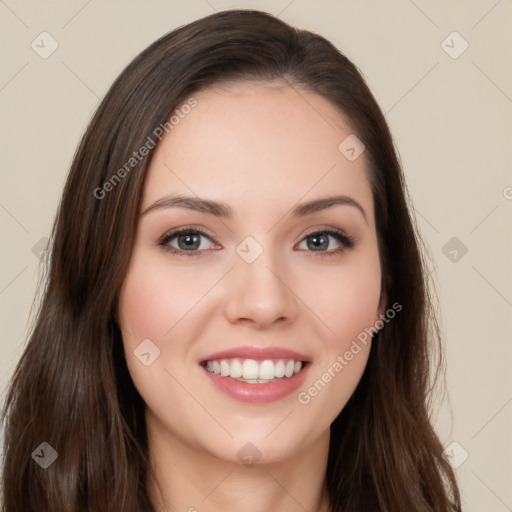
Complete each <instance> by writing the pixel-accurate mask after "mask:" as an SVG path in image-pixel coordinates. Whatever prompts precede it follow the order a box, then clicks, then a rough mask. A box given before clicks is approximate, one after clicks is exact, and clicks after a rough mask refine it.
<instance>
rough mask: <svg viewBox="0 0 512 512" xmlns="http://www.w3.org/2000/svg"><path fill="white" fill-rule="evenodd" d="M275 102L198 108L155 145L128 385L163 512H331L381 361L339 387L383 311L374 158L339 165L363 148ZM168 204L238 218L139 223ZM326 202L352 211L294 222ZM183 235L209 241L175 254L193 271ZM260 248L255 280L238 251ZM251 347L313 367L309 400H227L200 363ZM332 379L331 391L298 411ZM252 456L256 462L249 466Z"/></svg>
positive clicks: (141, 231) (138, 249)
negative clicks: (181, 231)
mask: <svg viewBox="0 0 512 512" xmlns="http://www.w3.org/2000/svg"><path fill="white" fill-rule="evenodd" d="M275 85H276V84H255V83H251V84H247V83H246V84H234V85H233V84H232V85H227V86H223V87H215V88H210V89H208V90H205V91H202V92H199V93H197V94H194V97H195V98H196V99H197V102H198V103H197V106H196V107H195V108H193V109H192V110H191V112H190V113H188V114H187V115H186V116H185V117H184V118H183V119H180V123H179V124H178V125H176V126H175V127H174V128H173V130H172V131H171V132H170V133H169V134H168V135H167V136H166V137H165V138H164V139H163V140H162V142H161V143H160V144H159V145H158V147H157V148H156V150H155V154H154V155H153V158H152V161H151V165H150V168H149V171H148V175H147V177H146V182H145V188H144V193H143V198H142V204H141V212H142V213H141V216H140V221H139V225H138V229H137V234H136V239H135V244H134V248H133V254H132V258H131V262H130V266H129V269H128V272H127V275H126V278H125V281H124V283H123V286H122V289H121V293H120V298H119V306H118V316H119V323H120V326H121V329H122V332H123V341H124V346H125V354H126V359H127V364H128V369H129V371H130V374H131V376H132V379H133V382H134V384H135V386H136V388H137V389H138V391H139V393H140V394H141V396H142V398H143V399H144V401H145V403H146V405H147V408H146V421H147V428H148V440H149V454H150V460H151V465H152V467H153V468H154V471H155V474H156V478H157V481H158V487H157V485H156V484H155V483H154V482H153V481H152V480H149V482H148V484H149V489H150V494H151V496H152V498H153V500H154V502H155V507H156V510H157V511H158V512H164V511H166V512H167V511H170V510H176V511H189V512H193V511H198V512H217V511H225V510H243V511H244V512H267V511H268V510H283V511H288V510H307V511H316V512H325V511H327V510H328V507H329V503H328V496H327V489H326V486H325V471H326V466H327V456H328V445H329V426H330V424H331V423H332V421H333V420H334V419H335V418H336V416H337V415H338V414H339V412H340V411H341V410H342V409H343V407H344V406H345V404H346V403H347V401H348V399H349V398H350V396H351V395H352V393H353V391H354V389H355V387H356V386H357V383H358V382H359V380H360V378H361V376H362V373H363V371H364V368H365V366H366V362H367V359H368V354H369V350H370V343H368V344H367V345H365V346H363V345H362V346H361V350H360V351H359V352H358V353H357V355H354V357H353V358H351V360H350V361H347V364H346V366H345V365H344V367H343V370H342V371H339V372H333V370H332V368H333V363H335V361H337V358H338V356H340V355H343V354H344V353H345V352H346V351H347V350H348V349H349V348H350V346H351V343H352V342H353V340H355V339H356V337H357V335H358V334H359V333H361V332H362V331H363V330H364V329H365V328H368V327H369V326H372V325H374V324H375V322H376V320H377V319H378V318H379V315H380V314H382V313H383V312H384V310H385V304H384V301H383V300H382V297H381V286H380V284H381V267H380V263H379V253H378V246H377V236H376V228H375V222H374V210H373V199H372V194H371V189H370V185H369V182H368V179H367V170H366V160H365V155H364V153H363V154H362V155H361V156H360V157H359V158H357V159H356V160H355V161H349V160H348V159H347V158H346V157H345V156H344V155H343V154H342V153H341V152H340V151H339V150H338V146H339V144H340V142H341V141H342V140H343V139H345V138H346V137H347V136H348V135H349V134H350V133H352V131H351V130H350V128H349V126H348V124H347V123H346V121H345V120H344V119H343V118H342V116H340V115H339V113H338V112H337V110H336V109H335V108H334V107H333V106H332V104H331V103H330V102H328V101H327V100H326V99H324V98H322V97H320V96H318V95H315V94H313V93H311V92H307V91H305V90H303V89H298V88H296V89H293V88H291V87H289V86H286V85H285V84H280V85H281V86H280V87H276V86H275ZM298 91H299V92H300V94H298ZM171 194H172V195H175V194H183V195H190V196H193V197H196V198H197V197H199V198H201V199H208V200H212V201H217V202H220V203H223V204H225V205H226V206H228V207H229V208H230V209H231V211H232V216H231V217H230V218H227V217H225V218H223V217H217V216H215V215H212V214H209V213H206V212H200V211H195V210H192V209H187V208H185V207H176V206H174V207H159V208H158V207H153V208H151V209H150V210H149V211H147V212H146V213H143V212H145V211H146V210H147V209H148V208H149V207H150V206H151V205H154V203H155V202H156V201H158V200H159V199H161V198H164V197H166V196H169V195H171ZM333 195H343V196H346V197H348V198H350V199H351V200H352V203H350V202H349V203H346V204H337V205H335V206H331V207H329V208H324V209H320V210H318V211H315V212H310V213H308V214H307V215H303V216H296V215H293V214H292V210H293V209H294V208H296V207H297V206H298V205H300V204H303V203H306V202H309V201H312V200H315V199H319V198H324V197H327V196H333ZM356 203H357V204H356ZM357 205H358V206H357ZM182 227H189V228H190V230H192V228H198V229H202V230H203V231H205V232H206V233H207V236H205V235H201V234H197V232H193V233H192V234H195V235H197V236H198V237H199V238H198V244H197V245H196V246H195V249H193V251H191V250H190V249H189V246H188V245H187V243H186V242H187V241H186V240H183V239H184V238H186V237H184V236H181V237H179V236H175V237H174V238H172V239H170V240H169V239H167V240H166V241H165V243H166V244H167V246H171V248H174V249H176V250H181V252H182V253H185V252H187V251H188V253H189V254H190V252H195V253H196V256H197V257H193V256H192V257H190V256H187V254H185V255H184V256H183V257H180V256H177V255H175V254H173V253H171V252H169V251H166V250H165V249H164V247H163V246H161V245H159V244H158V241H159V240H160V239H161V238H162V237H163V236H164V235H166V234H167V233H169V232H170V231H171V230H174V229H177V228H182ZM332 229H338V230H341V231H342V232H343V233H345V234H346V235H348V236H350V237H352V238H353V239H354V244H353V246H352V247H345V250H343V251H338V249H340V248H343V247H344V243H343V242H341V241H339V240H338V239H337V238H336V237H335V236H333V235H330V234H325V231H326V230H332ZM318 232H320V235H319V236H320V237H322V233H324V234H323V238H321V240H320V241H321V242H322V244H319V245H320V248H318V245H315V240H316V242H318V237H317V238H315V236H312V234H313V233H318ZM249 236H250V237H252V239H254V240H255V241H256V242H257V244H259V247H261V248H262V250H263V252H262V253H261V254H260V255H259V256H258V257H257V258H256V259H255V260H254V261H252V262H251V263H248V262H247V261H246V260H245V259H244V258H243V257H241V256H240V254H243V252H240V253H237V251H236V249H237V247H239V246H240V244H241V242H243V241H244V240H245V239H246V237H249ZM313 239H315V240H313ZM180 240H181V242H180ZM199 242H200V244H199ZM241 247H243V248H245V250H246V251H247V250H248V251H249V253H251V252H252V253H254V251H255V250H256V249H255V247H257V246H255V245H251V246H249V245H244V244H242V246H241ZM336 251H337V252H336ZM326 253H330V254H326ZM145 339H150V340H151V343H153V344H154V346H156V347H158V349H159V350H160V355H159V357H158V358H156V359H155V360H154V362H152V363H151V364H150V365H148V366H146V365H144V364H141V361H140V360H139V359H138V358H137V357H135V355H134V350H135V349H136V348H137V346H138V345H139V344H140V343H141V341H142V340H145ZM240 346H243V347H247V346H250V347H276V346H277V347H281V348H286V349H290V350H294V351H297V352H300V353H301V354H304V355H306V356H307V360H308V361H309V365H308V368H307V373H305V374H304V375H306V378H305V380H304V382H303V383H302V384H301V385H300V387H299V388H298V389H296V390H294V391H293V392H291V393H289V394H287V395H286V396H284V397H281V398H279V399H277V400H272V401H268V402H244V401H240V400H238V399H236V398H234V397H232V396H229V395H227V394H226V393H224V392H223V391H221V390H219V389H218V388H217V387H216V386H214V385H212V384H211V382H210V379H209V378H208V375H209V374H208V372H207V371H206V370H205V368H204V367H203V366H202V365H201V364H200V363H201V362H202V361H203V360H204V358H205V357H206V356H208V355H211V354H213V353H215V352H219V351H223V350H227V349H231V348H233V347H240ZM338 360H339V359H338ZM329 368H331V379H329V382H327V383H326V384H325V389H322V390H321V391H319V392H317V393H316V394H314V393H312V394H311V395H310V400H309V401H308V403H303V402H300V401H299V399H298V395H299V393H300V392H304V391H307V390H308V389H309V388H310V387H311V386H312V385H313V384H314V383H315V382H316V381H318V379H322V375H323V374H324V373H325V372H326V371H328V369H329ZM299 375H300V373H299ZM224 378H225V379H231V377H224ZM284 379H286V377H284ZM324 382H326V380H325V379H324ZM246 385H247V386H265V385H267V384H264V383H253V384H246ZM247 443H252V444H251V445H248V444H247ZM244 447H245V448H244ZM254 447H256V448H254ZM242 448H244V450H245V451H242V452H241V453H244V454H247V453H249V455H251V454H252V455H254V456H256V455H257V456H258V457H260V458H259V460H257V461H256V463H255V464H254V465H252V466H249V465H246V464H244V463H243V462H242V460H241V456H240V454H239V451H240V450H241V449H242ZM160 491H161V493H162V494H160Z"/></svg>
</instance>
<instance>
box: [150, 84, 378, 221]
mask: <svg viewBox="0 0 512 512" xmlns="http://www.w3.org/2000/svg"><path fill="white" fill-rule="evenodd" d="M193 98H194V99H195V101H196V102H197V103H196V105H195V106H194V108H192V109H183V112H181V115H179V116H178V118H179V122H178V123H176V124H174V125H173V128H172V130H170V131H169V133H168V134H167V135H166V136H165V137H164V138H163V140H162V141H161V142H160V144H159V145H158V147H157V148H156V150H155V154H154V155H153V159H152V162H151V165H150V168H149V170H148V175H147V177H146V184H145V188H144V195H143V201H142V208H144V207H145V206H147V204H149V203H150V202H152V201H155V200H156V199H158V198H159V197H161V196H163V195H165V194H170V193H184V194H196V195H198V196H200V197H202V198H211V199H220V200H222V201H225V202H227V203H229V204H232V205H233V207H234V208H233V209H234V210H235V211H237V207H238V209H239V210H240V211H241V212H242V210H244V209H248V208H251V207H253V206H254V205H252V201H253V200H258V201H259V203H260V204H261V203H262V202H263V203H267V204H275V203H276V202H277V203H286V204H287V205H288V206H291V205H293V204H295V203H296V202H298V201H299V200H301V198H304V199H313V198H315V197H317V196H321V195H326V194H336V193H340V194H351V195H356V196H357V199H358V201H360V202H362V203H365V205H366V208H367V211H368V210H369V211H368V213H371V212H372V197H371V190H370V187H369V182H368V179H367V170H366V160H365V155H364V153H362V154H361V156H360V157H359V158H357V159H355V160H354V161H351V160H349V159H347V157H346V156H345V155H344V154H343V153H342V152H341V151H340V149H339V146H340V143H342V142H343V141H344V140H345V139H346V138H347V137H348V136H349V135H351V134H352V132H353V131H352V129H351V127H350V126H349V124H348V123H347V121H346V119H345V118H344V116H343V114H342V113H341V112H340V111H339V110H338V109H337V108H336V107H335V106H334V105H333V104H332V103H331V102H329V101H328V100H327V99H325V98H323V97H321V96H319V95H317V94H315V93H313V92H310V91H307V90H305V89H302V88H299V87H297V86H293V87H292V86H290V85H288V84H286V83H283V82H274V83H237V84H229V85H222V86H216V87H213V88H209V89H207V90H204V91H201V92H199V93H196V94H194V95H193ZM179 110H180V109H179V108H178V111H179ZM185 111H186V112H187V113H184V112H185ZM175 119H177V118H175Z"/></svg>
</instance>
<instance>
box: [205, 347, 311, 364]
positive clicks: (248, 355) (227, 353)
mask: <svg viewBox="0 0 512 512" xmlns="http://www.w3.org/2000/svg"><path fill="white" fill-rule="evenodd" d="M235 357H239V358H241V359H254V360H255V361H263V360H265V359H293V360H294V361H304V362H310V361H311V359H310V358H309V357H307V356H305V355H304V354H299V352H295V351H294V350H288V349H286V348H280V347H267V348H260V347H236V348H231V349H228V350H223V351H221V352H215V354H210V355H209V356H207V357H205V358H204V359H202V361H203V362H204V361H215V360H219V359H233V358H235Z"/></svg>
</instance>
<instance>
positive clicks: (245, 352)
mask: <svg viewBox="0 0 512 512" xmlns="http://www.w3.org/2000/svg"><path fill="white" fill-rule="evenodd" d="M237 357H238V358H241V359H254V360H256V361H263V360H265V359H274V360H275V359H293V360H294V361H302V362H303V363H306V364H304V365H303V368H302V370H301V371H300V372H299V373H297V374H296V375H293V377H283V378H281V379H280V380H278V381H277V382H269V383H268V384H250V383H247V382H241V381H238V380H236V379H232V378H231V377H221V376H220V375H217V374H215V373H211V372H209V371H208V370H207V369H206V368H205V367H204V365H202V368H203V371H204V372H205V375H206V377H207V378H208V379H209V380H210V382H211V383H212V384H213V385H214V386H215V387H216V388H217V389H218V390H220V391H222V392H223V393H225V394H226V395H228V396H230V397H232V398H234V399H236V400H238V401H241V402H249V403H266V402H274V401H276V400H280V399H281V398H284V397H285V396H287V395H289V394H290V393H292V392H293V391H294V390H296V389H297V388H298V387H299V386H300V385H301V384H302V383H303V382H304V379H305V378H306V375H307V373H308V370H309V367H310V366H311V365H310V364H309V363H310V362H311V359H310V358H309V357H307V356H305V355H304V354H300V353H299V352H295V351H293V350H288V349H285V348H279V347H268V348H258V347H237V348H233V349H229V350H223V351H221V352H216V353H215V354H210V355H209V356H207V357H206V358H204V359H203V360H202V361H201V362H202V363H205V362H206V361H215V360H219V359H233V358H237Z"/></svg>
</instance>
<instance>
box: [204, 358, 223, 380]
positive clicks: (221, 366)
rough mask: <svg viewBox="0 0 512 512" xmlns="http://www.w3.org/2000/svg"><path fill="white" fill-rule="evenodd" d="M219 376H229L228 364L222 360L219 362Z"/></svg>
mask: <svg viewBox="0 0 512 512" xmlns="http://www.w3.org/2000/svg"><path fill="white" fill-rule="evenodd" d="M209 362H210V361H208V363H209ZM206 369H208V364H206ZM220 374H221V376H222V377H227V376H228V375H229V363H228V362H227V361H226V360H225V359H223V360H222V361H221V362H220Z"/></svg>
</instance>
